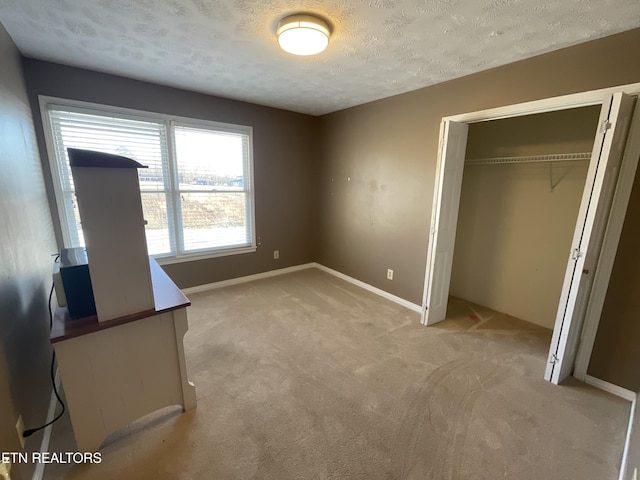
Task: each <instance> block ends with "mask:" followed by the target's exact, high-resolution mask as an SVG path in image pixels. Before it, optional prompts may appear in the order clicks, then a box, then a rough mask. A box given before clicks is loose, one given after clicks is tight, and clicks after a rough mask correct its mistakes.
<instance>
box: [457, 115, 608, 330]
mask: <svg viewBox="0 0 640 480" xmlns="http://www.w3.org/2000/svg"><path fill="white" fill-rule="evenodd" d="M599 112H600V109H599V108H597V107H588V108H579V109H571V110H565V111H561V112H552V113H545V114H538V115H529V116H525V117H518V118H512V119H505V120H497V121H491V122H482V123H476V124H472V125H471V126H470V128H469V137H468V141H467V158H472V159H480V158H492V157H514V156H523V155H544V154H551V153H582V152H591V149H592V147H593V139H594V137H595V131H596V124H597V122H598V115H599ZM588 166H589V162H588V161H586V160H582V161H578V162H561V163H554V164H553V165H550V164H549V163H546V162H541V163H521V164H504V165H502V164H501V165H477V166H474V165H471V166H467V167H466V168H465V171H464V177H463V181H462V194H461V197H460V213H459V215H458V230H457V235H456V245H455V252H454V258H453V271H452V275H451V289H450V293H451V294H452V295H455V296H457V297H460V298H464V299H466V300H470V301H472V302H475V303H478V304H480V305H484V306H487V307H490V308H493V309H495V310H498V311H500V312H504V313H508V314H509V315H513V316H515V317H518V318H520V319H522V320H527V321H529V322H532V323H536V324H538V325H541V326H543V327H547V328H553V326H554V323H555V315H556V311H557V308H558V300H559V298H560V291H561V289H562V281H563V278H564V272H565V269H566V265H567V258H568V254H569V250H570V248H571V238H572V236H573V231H574V228H575V223H576V218H577V214H578V208H579V205H580V199H581V197H582V191H583V189H584V183H585V180H586V176H587V169H588ZM551 182H553V185H554V187H553V190H552V188H551Z"/></svg>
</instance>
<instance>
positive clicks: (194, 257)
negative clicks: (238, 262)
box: [153, 246, 257, 265]
mask: <svg viewBox="0 0 640 480" xmlns="http://www.w3.org/2000/svg"><path fill="white" fill-rule="evenodd" d="M256 250H257V247H255V246H250V247H242V248H234V249H229V250H217V251H212V252H202V253H194V254H191V255H181V256H179V257H175V256H174V257H153V258H155V260H156V262H158V264H160V265H171V264H174V263H185V262H195V261H198V260H206V259H209V258H218V257H228V256H230V255H240V254H243V253H253V252H255V251H256Z"/></svg>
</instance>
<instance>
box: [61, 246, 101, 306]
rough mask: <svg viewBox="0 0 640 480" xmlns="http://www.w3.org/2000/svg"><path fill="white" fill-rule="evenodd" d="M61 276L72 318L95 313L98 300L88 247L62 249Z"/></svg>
mask: <svg viewBox="0 0 640 480" xmlns="http://www.w3.org/2000/svg"><path fill="white" fill-rule="evenodd" d="M60 277H61V278H62V285H63V286H64V295H65V297H67V308H68V309H69V315H70V316H71V318H83V317H89V316H91V315H95V314H96V302H95V300H94V298H93V287H92V286H91V277H90V276H89V261H88V259H87V251H86V249H84V248H64V249H62V251H61V252H60Z"/></svg>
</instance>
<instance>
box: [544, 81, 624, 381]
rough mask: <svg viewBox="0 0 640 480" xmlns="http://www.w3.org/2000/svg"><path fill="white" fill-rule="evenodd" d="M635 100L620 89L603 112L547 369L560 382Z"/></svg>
mask: <svg viewBox="0 0 640 480" xmlns="http://www.w3.org/2000/svg"><path fill="white" fill-rule="evenodd" d="M634 101H635V99H634V98H633V97H630V96H628V95H625V94H624V93H615V94H614V95H612V96H611V97H610V98H609V99H608V100H606V101H605V102H604V103H603V105H602V111H601V112H600V120H599V122H598V130H597V133H596V138H595V142H594V145H593V152H592V156H591V162H590V164H589V170H588V172H587V180H586V183H585V189H584V193H583V195H582V201H581V203H580V209H579V211H578V219H577V222H576V229H575V231H574V235H573V240H572V242H571V252H570V254H569V259H568V263H567V269H566V272H565V277H564V283H563V286H562V293H561V295H560V302H559V304H558V312H557V315H556V323H555V327H554V330H553V337H552V340H551V346H550V350H549V361H548V363H547V368H546V370H545V377H544V378H545V379H546V380H549V381H551V382H553V383H556V384H557V383H560V382H561V381H562V380H564V379H565V378H566V377H568V376H569V375H571V373H572V370H573V366H574V363H575V358H576V351H577V348H578V343H579V338H580V332H581V330H582V324H583V320H584V314H585V311H586V308H587V305H588V300H589V295H590V292H591V286H592V284H593V277H594V271H595V268H596V266H597V262H598V258H599V255H600V249H601V246H602V241H603V238H604V233H605V229H606V225H607V220H608V218H609V213H610V210H611V202H612V199H613V194H614V191H615V188H616V183H617V179H618V172H619V167H620V162H621V159H622V155H623V152H624V147H625V143H626V138H627V133H628V130H629V125H630V123H631V115H632V113H633V104H634Z"/></svg>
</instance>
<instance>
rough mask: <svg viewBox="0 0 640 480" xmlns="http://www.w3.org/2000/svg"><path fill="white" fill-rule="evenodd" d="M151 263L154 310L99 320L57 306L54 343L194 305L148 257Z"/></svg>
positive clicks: (52, 338) (53, 328) (54, 320)
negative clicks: (74, 317)
mask: <svg viewBox="0 0 640 480" xmlns="http://www.w3.org/2000/svg"><path fill="white" fill-rule="evenodd" d="M149 266H150V270H151V284H152V286H153V299H154V302H155V308H154V309H153V310H145V311H143V312H137V313H134V314H131V315H126V316H124V317H120V318H114V319H113V320H108V321H106V322H98V317H97V316H96V315H92V316H90V317H84V318H78V319H72V318H71V317H70V316H69V310H67V309H66V308H61V307H57V308H56V311H55V313H54V316H53V327H52V328H51V336H50V339H51V343H56V342H61V341H63V340H68V339H70V338H75V337H80V336H82V335H87V334H89V333H93V332H98V331H100V330H105V329H107V328H111V327H116V326H118V325H122V324H125V323H129V322H134V321H136V320H141V319H143V318H148V317H152V316H154V315H159V314H161V313H164V312H170V311H172V310H177V309H179V308H184V307H188V306H189V305H191V302H190V301H189V299H188V298H187V297H186V296H185V295H184V293H182V291H181V290H180V289H179V288H178V287H177V286H176V284H175V283H173V280H171V279H170V278H169V276H168V275H167V274H166V273H165V272H164V270H162V268H161V267H160V265H158V263H157V262H156V261H155V260H154V259H153V258H151V257H149Z"/></svg>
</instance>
